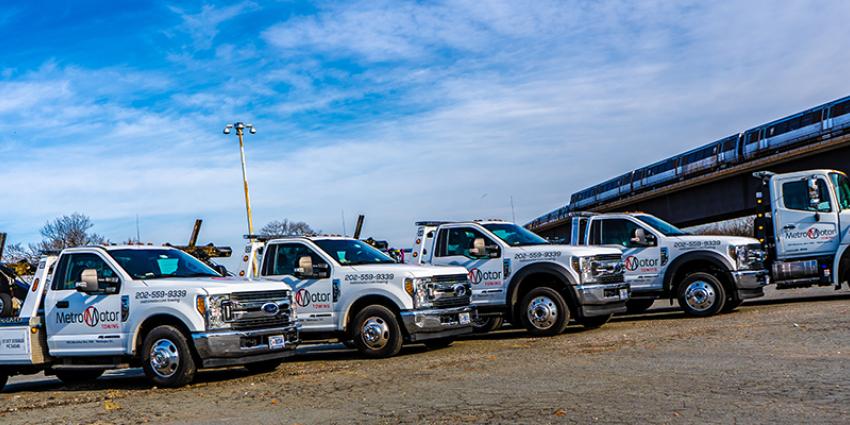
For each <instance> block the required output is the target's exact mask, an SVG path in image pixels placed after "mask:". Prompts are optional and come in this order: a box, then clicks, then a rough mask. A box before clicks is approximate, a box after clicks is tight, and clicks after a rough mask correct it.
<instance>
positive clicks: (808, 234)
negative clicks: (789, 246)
mask: <svg viewBox="0 0 850 425" xmlns="http://www.w3.org/2000/svg"><path fill="white" fill-rule="evenodd" d="M836 233H838V232H837V231H836V230H835V229H819V228H817V227H810V228H809V229H808V230H806V231H805V232H785V239H804V238H805V239H812V240H816V239H823V240H828V239H832V238H833V237H834V236H835V235H836Z"/></svg>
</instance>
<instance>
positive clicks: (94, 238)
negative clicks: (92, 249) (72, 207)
mask: <svg viewBox="0 0 850 425" xmlns="http://www.w3.org/2000/svg"><path fill="white" fill-rule="evenodd" d="M93 226H94V224H93V223H92V222H91V219H90V218H89V217H88V216H87V215H83V214H80V213H73V214H71V215H63V216H62V217H59V218H57V219H54V220H53V221H50V222H48V223H47V224H45V225H44V227H42V228H41V236H42V237H43V239H42V241H41V242H39V243H38V245H37V246H36V247H37V248H38V250H39V251H51V250H61V249H65V248H71V247H75V246H83V245H99V244H102V243H104V242H106V239H105V238H104V237H103V236H100V235H98V234H97V233H89V230H90V229H91V228H92V227H93Z"/></svg>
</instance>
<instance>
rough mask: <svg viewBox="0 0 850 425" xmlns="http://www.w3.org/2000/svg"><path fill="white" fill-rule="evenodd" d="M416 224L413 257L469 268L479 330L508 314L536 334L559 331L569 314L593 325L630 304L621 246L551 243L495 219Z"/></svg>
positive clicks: (486, 329) (498, 323)
mask: <svg viewBox="0 0 850 425" xmlns="http://www.w3.org/2000/svg"><path fill="white" fill-rule="evenodd" d="M416 225H417V226H418V228H417V232H416V241H415V243H414V248H413V253H412V254H411V257H412V261H413V262H414V263H416V264H431V265H438V266H462V267H464V268H465V269H466V270H467V272H468V274H469V280H470V281H471V283H472V303H473V305H475V307H476V308H477V310H478V317H479V318H478V319H477V320H476V321H475V322H474V324H475V329H476V331H478V332H489V331H492V330H494V329H497V328H498V327H500V326H501V324H502V322H503V321H504V320H507V321H509V322H511V323H513V324H515V325H518V326H523V327H525V328H526V329H527V330H528V332H529V333H530V334H532V335H541V336H545V335H556V334H559V333H561V332H563V331H564V329H566V327H567V325H568V324H569V322H570V317H574V318H575V319H576V321H577V322H578V323H580V324H582V325H584V326H585V327H589V328H595V327H599V326H602V325H603V324H605V323H606V322H608V320H609V319H610V318H611V316H612V315H613V314H614V313H620V312H624V311H625V310H626V307H625V303H626V301H627V300H628V299H629V286H628V284H627V283H625V282H624V279H623V263H622V261H621V253H620V250H618V249H614V248H604V247H579V246H570V245H557V244H552V243H549V242H548V241H546V240H545V239H543V238H541V237H539V236H537V235H535V234H534V233H531V232H530V231H528V230H526V229H524V228H523V227H521V226H518V225H516V224H514V223H508V222H504V221H496V220H489V221H467V222H446V221H425V222H419V223H417V224H416Z"/></svg>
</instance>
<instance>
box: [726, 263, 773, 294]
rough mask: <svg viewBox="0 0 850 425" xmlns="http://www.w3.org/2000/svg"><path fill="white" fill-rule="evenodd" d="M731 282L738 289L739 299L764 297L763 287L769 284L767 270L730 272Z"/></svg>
mask: <svg viewBox="0 0 850 425" xmlns="http://www.w3.org/2000/svg"><path fill="white" fill-rule="evenodd" d="M731 274H732V281H734V282H735V288H737V289H738V297H739V298H740V299H742V300H743V299H747V298H758V297H761V296H763V295H764V287H765V286H767V285H768V284H769V283H770V277H769V276H770V275H769V273H768V271H767V270H746V271H737V272H732V273H731Z"/></svg>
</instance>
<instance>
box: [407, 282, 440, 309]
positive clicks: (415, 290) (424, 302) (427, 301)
mask: <svg viewBox="0 0 850 425" xmlns="http://www.w3.org/2000/svg"><path fill="white" fill-rule="evenodd" d="M404 291H405V292H407V294H408V295H410V297H411V298H413V308H426V307H431V306H433V305H434V303H433V299H434V285H433V284H432V281H431V278H430V277H424V278H419V277H417V278H409V277H408V278H406V279H404Z"/></svg>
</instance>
